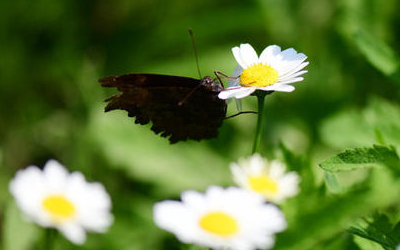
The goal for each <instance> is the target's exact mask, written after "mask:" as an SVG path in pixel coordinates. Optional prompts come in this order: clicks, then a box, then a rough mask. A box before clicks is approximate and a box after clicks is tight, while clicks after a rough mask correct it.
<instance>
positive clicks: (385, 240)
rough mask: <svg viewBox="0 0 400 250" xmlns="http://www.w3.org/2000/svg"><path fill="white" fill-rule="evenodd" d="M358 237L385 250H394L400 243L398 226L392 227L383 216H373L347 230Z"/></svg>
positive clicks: (399, 227)
mask: <svg viewBox="0 0 400 250" xmlns="http://www.w3.org/2000/svg"><path fill="white" fill-rule="evenodd" d="M348 231H349V232H350V233H352V234H354V235H357V236H359V237H362V238H365V239H368V240H371V241H373V242H376V243H378V244H379V245H381V246H382V247H383V248H384V249H386V250H394V249H396V246H397V245H398V244H399V243H400V224H399V223H397V224H396V225H393V224H392V223H391V222H390V221H389V218H388V217H387V216H386V215H384V214H374V215H373V216H372V217H371V218H366V219H364V221H361V222H359V223H358V224H357V226H353V227H351V228H350V229H349V230H348Z"/></svg>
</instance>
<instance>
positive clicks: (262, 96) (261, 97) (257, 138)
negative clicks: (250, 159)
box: [252, 91, 268, 154]
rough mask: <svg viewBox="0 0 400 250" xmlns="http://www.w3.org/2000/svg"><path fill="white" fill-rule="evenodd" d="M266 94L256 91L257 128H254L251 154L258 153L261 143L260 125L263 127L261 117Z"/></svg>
mask: <svg viewBox="0 0 400 250" xmlns="http://www.w3.org/2000/svg"><path fill="white" fill-rule="evenodd" d="M267 93H268V92H265V91H257V92H256V94H255V95H256V96H257V101H258V117H257V128H256V135H255V137H254V143H253V151H252V153H253V154H254V153H256V152H257V151H258V148H259V146H260V141H261V134H262V125H263V120H264V119H263V117H264V101H265V96H266V95H267Z"/></svg>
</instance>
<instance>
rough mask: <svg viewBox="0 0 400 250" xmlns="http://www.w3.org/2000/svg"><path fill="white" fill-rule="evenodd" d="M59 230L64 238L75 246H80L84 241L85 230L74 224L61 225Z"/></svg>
mask: <svg viewBox="0 0 400 250" xmlns="http://www.w3.org/2000/svg"><path fill="white" fill-rule="evenodd" d="M59 230H60V232H61V233H62V234H63V235H64V236H65V238H67V239H68V240H70V241H71V242H73V243H75V244H77V245H82V244H83V243H84V242H85V240H86V234H85V230H83V228H82V227H81V226H79V225H77V224H75V223H69V224H63V225H62V226H61V227H60V228H59Z"/></svg>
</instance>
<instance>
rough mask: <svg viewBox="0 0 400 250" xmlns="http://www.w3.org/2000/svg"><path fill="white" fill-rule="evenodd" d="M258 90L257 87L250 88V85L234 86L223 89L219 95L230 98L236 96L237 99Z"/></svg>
mask: <svg viewBox="0 0 400 250" xmlns="http://www.w3.org/2000/svg"><path fill="white" fill-rule="evenodd" d="M255 90H256V88H250V87H234V88H231V89H229V88H228V89H224V90H222V91H221V92H220V93H219V94H218V97H219V98H220V99H228V98H232V97H235V98H237V99H240V98H243V97H246V96H248V95H250V94H251V93H253V92H254V91H255Z"/></svg>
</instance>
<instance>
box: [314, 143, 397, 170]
mask: <svg viewBox="0 0 400 250" xmlns="http://www.w3.org/2000/svg"><path fill="white" fill-rule="evenodd" d="M320 167H321V168H322V169H324V170H325V171H329V172H333V173H335V172H341V171H351V170H356V169H360V168H368V167H388V168H390V169H392V170H393V171H396V172H399V171H400V159H399V157H398V155H397V153H396V150H395V149H394V148H388V147H384V146H379V145H374V146H373V147H372V148H356V149H350V150H346V151H344V152H342V153H339V154H337V155H335V156H332V157H331V158H329V159H327V160H325V161H323V162H322V163H321V164H320Z"/></svg>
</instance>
